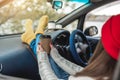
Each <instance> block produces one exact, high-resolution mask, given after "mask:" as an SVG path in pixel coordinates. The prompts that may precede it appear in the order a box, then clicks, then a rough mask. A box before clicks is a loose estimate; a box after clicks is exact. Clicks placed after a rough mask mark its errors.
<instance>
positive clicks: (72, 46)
mask: <svg viewBox="0 0 120 80" xmlns="http://www.w3.org/2000/svg"><path fill="white" fill-rule="evenodd" d="M76 34H78V35H79V36H80V37H81V38H82V40H83V41H85V42H86V43H87V45H88V49H87V50H88V53H86V55H87V56H88V59H89V58H90V57H91V53H92V51H91V48H90V45H89V42H88V40H87V38H86V36H85V35H84V34H83V32H82V31H80V30H74V31H73V32H72V34H71V35H70V39H69V42H70V52H71V55H72V56H73V59H74V60H75V62H76V63H77V64H79V65H81V66H83V67H85V66H86V65H87V61H84V60H82V59H81V57H80V56H79V54H78V53H77V51H76V47H75V35H76Z"/></svg>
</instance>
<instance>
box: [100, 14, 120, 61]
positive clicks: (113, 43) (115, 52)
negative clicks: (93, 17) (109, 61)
mask: <svg viewBox="0 0 120 80" xmlns="http://www.w3.org/2000/svg"><path fill="white" fill-rule="evenodd" d="M102 43H103V46H104V49H105V50H106V51H107V53H108V54H109V55H110V56H111V57H112V58H114V59H115V60H118V56H119V53H120V15H116V16H112V17H111V18H110V19H109V20H108V21H107V22H106V23H105V24H104V25H103V28H102Z"/></svg>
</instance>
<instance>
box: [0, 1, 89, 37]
mask: <svg viewBox="0 0 120 80" xmlns="http://www.w3.org/2000/svg"><path fill="white" fill-rule="evenodd" d="M2 1H4V2H5V1H6V4H3V5H2V6H0V35H5V34H15V33H21V32H23V31H24V27H23V24H24V22H25V20H26V19H32V20H33V26H34V28H35V27H36V26H37V24H38V20H39V19H40V17H41V16H43V15H48V16H49V20H50V21H53V20H54V21H56V20H58V19H60V18H61V17H63V16H65V15H67V14H68V13H70V12H71V11H73V10H75V9H76V8H78V7H80V6H81V5H83V4H85V2H83V1H85V0H81V1H82V2H81V3H80V2H79V1H78V0H75V1H74V0H71V1H70V0H64V1H63V7H62V8H61V9H59V10H57V11H56V10H55V9H53V8H52V4H51V3H50V2H47V0H0V4H2ZM7 1H9V3H8V2H7ZM86 1H88V0H86Z"/></svg>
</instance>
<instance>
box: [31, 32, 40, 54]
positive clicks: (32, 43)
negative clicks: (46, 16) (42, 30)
mask: <svg viewBox="0 0 120 80" xmlns="http://www.w3.org/2000/svg"><path fill="white" fill-rule="evenodd" d="M40 36H41V34H37V35H36V39H34V40H32V41H31V43H30V48H31V49H32V51H33V53H34V54H35V56H37V45H38V43H39V42H40Z"/></svg>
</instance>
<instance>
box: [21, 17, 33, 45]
mask: <svg viewBox="0 0 120 80" xmlns="http://www.w3.org/2000/svg"><path fill="white" fill-rule="evenodd" d="M33 39H35V34H34V32H33V28H32V20H31V19H28V20H27V21H26V23H25V33H23V34H22V36H21V40H22V42H24V43H27V44H30V43H31V41H32V40H33Z"/></svg>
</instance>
